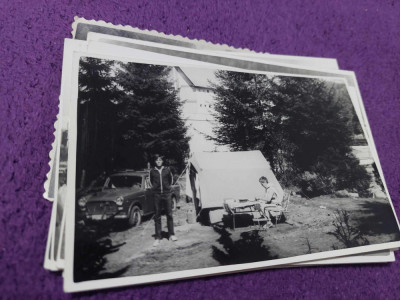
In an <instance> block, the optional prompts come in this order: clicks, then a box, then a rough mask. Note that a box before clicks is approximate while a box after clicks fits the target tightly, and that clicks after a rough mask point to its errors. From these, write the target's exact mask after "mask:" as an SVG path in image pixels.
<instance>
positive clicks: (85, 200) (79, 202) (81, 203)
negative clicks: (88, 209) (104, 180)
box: [78, 197, 87, 207]
mask: <svg viewBox="0 0 400 300" xmlns="http://www.w3.org/2000/svg"><path fill="white" fill-rule="evenodd" d="M86 202H87V199H86V198H85V197H82V198H80V199H79V200H78V205H79V206H80V207H84V206H85V205H86Z"/></svg>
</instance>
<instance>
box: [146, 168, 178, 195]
mask: <svg viewBox="0 0 400 300" xmlns="http://www.w3.org/2000/svg"><path fill="white" fill-rule="evenodd" d="M172 180H173V178H172V172H171V170H170V169H169V168H168V167H162V168H161V169H157V167H155V168H152V169H151V170H150V183H151V189H152V190H153V191H154V192H157V193H168V192H170V191H171V185H172Z"/></svg>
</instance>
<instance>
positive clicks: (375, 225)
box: [357, 199, 400, 240]
mask: <svg viewBox="0 0 400 300" xmlns="http://www.w3.org/2000/svg"><path fill="white" fill-rule="evenodd" d="M361 207H362V208H363V209H365V215H366V216H365V215H364V216H363V217H360V218H358V219H357V222H358V224H360V226H359V229H360V231H362V232H363V233H365V234H368V235H381V234H394V235H395V240H400V235H399V228H398V226H397V222H396V218H395V216H394V213H393V210H392V207H391V205H390V204H389V201H387V203H383V202H377V201H374V199H372V200H371V201H366V202H365V203H363V204H361Z"/></svg>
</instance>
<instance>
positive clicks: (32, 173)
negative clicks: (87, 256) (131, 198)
mask: <svg viewBox="0 0 400 300" xmlns="http://www.w3.org/2000/svg"><path fill="white" fill-rule="evenodd" d="M75 15H79V16H82V17H85V18H88V19H101V20H105V21H108V22H113V23H115V24H126V25H132V26H137V27H139V28H143V29H156V30H158V31H162V32H166V33H171V34H180V35H183V36H188V37H190V38H202V39H206V40H209V41H212V42H214V43H226V44H230V45H233V46H235V47H248V48H250V49H254V50H256V51H268V52H271V53H277V54H291V55H304V56H322V57H335V58H337V59H338V60H339V64H340V67H341V68H343V69H349V70H354V71H356V74H357V77H358V80H359V84H360V88H361V93H362V95H363V98H364V103H365V106H366V110H367V114H368V116H369V120H370V123H371V127H372V131H373V134H374V137H375V141H376V144H377V148H378V152H379V155H380V157H381V162H382V166H383V169H384V172H385V175H386V180H387V183H388V186H389V190H390V193H391V195H392V199H393V202H394V205H395V207H396V210H397V212H398V213H399V211H400V207H399V205H400V193H399V186H400V180H399V179H400V170H399V165H400V162H399V159H398V158H399V149H400V146H399V144H400V126H399V122H398V121H399V115H400V101H399V100H400V99H399V97H400V83H399V81H400V79H399V78H400V71H399V66H400V3H395V1H381V3H377V2H376V1H363V2H362V3H361V1H360V2H358V3H357V2H356V1H329V2H328V1H306V2H305V1H303V0H298V1H282V0H281V1H249V0H247V1H231V2H230V3H229V2H228V1H200V0H197V1H196V2H195V3H191V1H181V2H178V1H166V0H160V1H153V2H152V3H151V4H145V3H139V2H134V1H110V0H100V1H87V2H84V1H78V0H70V1H68V3H65V4H63V3H62V2H61V1H59V2H51V1H44V0H35V1H32V0H31V1H21V0H18V1H6V0H0V125H1V126H0V168H1V171H0V200H1V204H0V218H1V228H0V297H5V298H20V297H21V296H28V295H29V296H32V297H34V298H42V297H43V298H53V299H55V298H71V297H87V298H95V297H107V298H112V299H117V298H127V297H129V298H137V299H139V298H141V299H142V298H143V299H144V298H150V297H151V298H165V297H167V298H192V299H198V298H210V296H211V295H212V296H213V298H225V297H226V298H243V297H247V296H251V297H252V298H264V297H274V298H278V299H279V298H281V297H283V298H292V297H296V298H350V297H351V298H365V297H367V298H391V299H399V298H400V262H399V261H398V262H395V263H392V264H390V265H377V266H351V267H319V268H301V269H286V270H269V271H257V272H250V273H245V274H236V275H227V276H220V277H210V278H205V279H196V280H188V281H180V282H174V283H164V284H158V285H151V286H141V287H131V288H125V289H117V290H107V291H102V292H93V293H87V294H79V295H74V296H71V295H65V294H63V291H62V278H61V276H59V275H60V274H57V275H56V274H52V273H50V272H47V271H45V270H43V268H42V262H43V256H44V250H45V244H46V237H47V227H48V224H49V219H50V210H51V204H50V203H49V202H48V201H45V200H44V199H43V198H42V193H43V181H44V179H45V175H46V173H47V171H48V168H49V167H48V165H47V163H48V156H47V154H48V152H49V150H50V145H51V142H52V141H53V122H54V120H55V117H56V114H57V110H58V107H57V103H58V95H59V89H60V77H61V63H62V46H63V39H64V38H65V37H70V31H71V27H70V24H71V23H72V21H73V17H74V16H75ZM399 256H400V255H397V259H398V260H399V259H400V257H399Z"/></svg>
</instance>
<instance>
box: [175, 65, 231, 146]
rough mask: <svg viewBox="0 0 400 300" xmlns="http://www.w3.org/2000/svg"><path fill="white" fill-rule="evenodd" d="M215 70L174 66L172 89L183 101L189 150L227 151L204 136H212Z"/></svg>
mask: <svg viewBox="0 0 400 300" xmlns="http://www.w3.org/2000/svg"><path fill="white" fill-rule="evenodd" d="M214 72H215V70H212V69H197V68H191V67H175V68H174V70H173V75H174V83H175V88H176V90H177V91H178V96H179V98H180V100H181V101H182V102H183V105H182V112H183V118H184V119H185V121H186V125H187V126H188V135H189V136H190V138H191V139H190V142H189V147H190V152H191V153H193V152H203V151H229V149H228V147H226V146H218V145H217V144H216V143H215V142H214V141H212V140H210V139H208V138H207V137H212V136H213V126H214V125H215V119H214V118H213V116H212V114H213V106H214V89H213V88H212V87H211V85H210V82H215V81H216V78H215V75H214Z"/></svg>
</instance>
